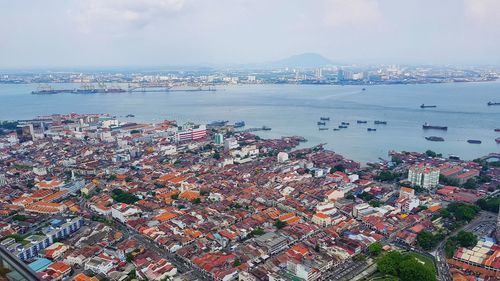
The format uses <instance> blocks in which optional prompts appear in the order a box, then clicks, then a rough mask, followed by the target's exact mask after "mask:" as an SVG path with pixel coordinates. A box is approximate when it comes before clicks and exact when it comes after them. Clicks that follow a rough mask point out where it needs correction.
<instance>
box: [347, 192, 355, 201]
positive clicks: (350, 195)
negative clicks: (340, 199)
mask: <svg viewBox="0 0 500 281" xmlns="http://www.w3.org/2000/svg"><path fill="white" fill-rule="evenodd" d="M354 198H355V197H354V195H352V193H349V194H347V196H346V197H345V199H349V200H354Z"/></svg>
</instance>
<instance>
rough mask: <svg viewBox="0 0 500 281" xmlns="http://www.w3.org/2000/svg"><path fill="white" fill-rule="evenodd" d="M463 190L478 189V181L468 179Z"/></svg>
mask: <svg viewBox="0 0 500 281" xmlns="http://www.w3.org/2000/svg"><path fill="white" fill-rule="evenodd" d="M462 187H463V188H466V189H476V188H477V181H476V180H475V179H468V180H467V181H466V182H465V183H464V184H463V185H462Z"/></svg>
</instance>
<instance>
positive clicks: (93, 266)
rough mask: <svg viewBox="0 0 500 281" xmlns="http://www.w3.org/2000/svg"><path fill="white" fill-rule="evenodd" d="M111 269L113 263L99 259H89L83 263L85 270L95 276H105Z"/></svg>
mask: <svg viewBox="0 0 500 281" xmlns="http://www.w3.org/2000/svg"><path fill="white" fill-rule="evenodd" d="M113 267H114V264H113V261H111V260H107V259H103V258H100V257H95V258H91V259H90V260H89V261H88V262H86V263H85V270H90V271H92V272H94V273H97V274H99V273H102V274H106V273H108V272H109V271H110V270H111V269H113Z"/></svg>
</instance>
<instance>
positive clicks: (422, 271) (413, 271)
mask: <svg viewBox="0 0 500 281" xmlns="http://www.w3.org/2000/svg"><path fill="white" fill-rule="evenodd" d="M399 278H400V279H401V281H416V280H418V281H435V280H436V274H434V272H433V271H431V270H430V269H429V268H428V267H426V266H425V265H423V264H421V263H420V262H419V261H417V260H415V259H414V258H406V259H404V260H403V261H402V262H401V263H400V265H399Z"/></svg>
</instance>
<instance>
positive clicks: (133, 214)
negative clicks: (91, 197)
mask: <svg viewBox="0 0 500 281" xmlns="http://www.w3.org/2000/svg"><path fill="white" fill-rule="evenodd" d="M140 213H141V211H140V210H139V209H137V208H135V207H134V206H132V205H128V204H125V203H118V204H115V205H113V206H112V207H111V216H112V217H113V218H115V219H117V220H119V221H120V222H122V223H125V222H127V221H128V220H130V219H135V218H138V217H139V214H140Z"/></svg>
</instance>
